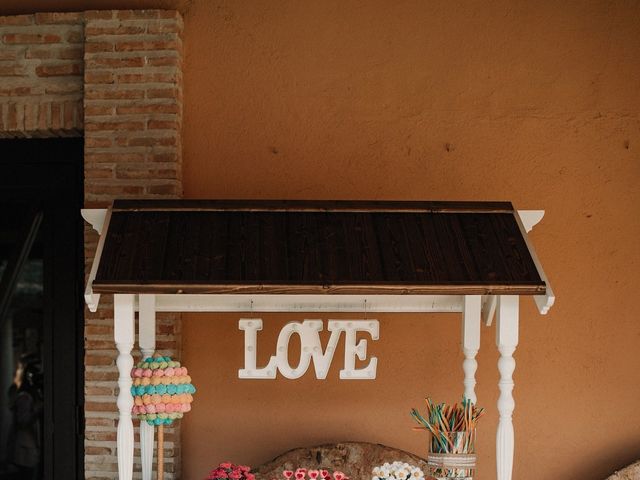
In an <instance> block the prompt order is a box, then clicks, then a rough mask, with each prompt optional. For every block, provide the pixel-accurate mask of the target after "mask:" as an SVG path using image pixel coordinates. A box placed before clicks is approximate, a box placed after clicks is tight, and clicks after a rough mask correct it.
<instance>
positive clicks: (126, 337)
mask: <svg viewBox="0 0 640 480" xmlns="http://www.w3.org/2000/svg"><path fill="white" fill-rule="evenodd" d="M133 299H134V296H133V295H131V294H126V295H124V294H116V295H114V296H113V304H114V336H115V341H116V348H117V349H118V359H117V361H116V363H117V365H118V373H119V376H118V390H119V391H118V410H119V412H120V418H119V420H118V441H117V449H118V451H117V453H118V478H119V479H120V480H131V479H132V477H133V442H134V436H133V422H132V420H131V408H132V407H133V397H132V396H131V384H132V382H131V369H132V368H133V357H132V356H131V350H132V349H133V342H134V337H135V336H134V329H135V327H134V325H135V313H134V305H133Z"/></svg>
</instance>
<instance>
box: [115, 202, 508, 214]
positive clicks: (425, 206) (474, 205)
mask: <svg viewBox="0 0 640 480" xmlns="http://www.w3.org/2000/svg"><path fill="white" fill-rule="evenodd" d="M113 210H114V211H142V210H145V211H152V210H159V211H172V210H176V211H194V210H204V211H249V212H259V211H283V212H286V211H294V212H305V211H308V212H314V211H315V212H335V211H346V212H369V211H373V212H423V213H436V212H442V213H446V212H456V211H458V212H461V211H470V212H476V213H480V212H485V213H492V212H504V213H511V212H513V211H514V210H513V205H512V204H511V202H439V201H398V200H394V201H385V200H330V201H327V200H115V201H114V203H113Z"/></svg>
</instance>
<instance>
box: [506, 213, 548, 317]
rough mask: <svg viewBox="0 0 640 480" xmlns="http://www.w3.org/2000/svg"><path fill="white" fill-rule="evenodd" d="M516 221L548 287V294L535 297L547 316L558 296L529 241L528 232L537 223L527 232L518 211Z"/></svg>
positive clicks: (541, 311) (540, 309) (531, 226)
mask: <svg viewBox="0 0 640 480" xmlns="http://www.w3.org/2000/svg"><path fill="white" fill-rule="evenodd" d="M525 212H527V211H525ZM532 212H538V211H535V210H534V211H532ZM542 214H543V215H544V211H542ZM532 215H533V214H532ZM525 218H526V219H527V221H528V222H529V223H531V218H527V216H526V215H525ZM540 218H542V217H540ZM516 221H517V222H518V225H519V226H520V232H522V236H523V238H524V241H525V243H526V244H527V248H528V249H529V253H530V254H531V258H532V259H533V263H534V264H535V266H536V268H537V269H538V274H539V275H540V278H541V279H542V280H543V281H544V282H545V284H546V285H547V293H545V294H544V295H535V296H534V297H533V300H534V301H535V302H536V305H537V307H538V311H539V312H540V313H541V314H542V315H546V314H547V313H549V310H550V309H551V307H552V306H553V304H554V303H555V301H556V296H555V294H554V293H553V288H551V283H549V279H548V278H547V275H546V274H545V273H544V269H543V268H542V263H540V260H539V259H538V255H536V250H535V249H534V248H533V244H532V243H531V241H530V240H529V236H528V235H527V232H528V231H530V230H531V228H533V225H535V223H534V224H532V225H530V228H529V229H528V230H527V227H526V224H525V222H524V220H523V219H522V217H520V211H518V215H516Z"/></svg>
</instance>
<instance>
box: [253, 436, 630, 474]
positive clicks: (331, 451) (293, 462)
mask: <svg viewBox="0 0 640 480" xmlns="http://www.w3.org/2000/svg"><path fill="white" fill-rule="evenodd" d="M395 461H400V462H406V463H409V464H411V465H416V466H417V467H420V468H421V469H422V471H423V472H426V467H427V464H426V462H425V461H424V460H423V459H421V458H419V457H417V456H415V455H413V454H411V453H408V452H405V451H403V450H398V449H396V448H391V447H387V446H385V445H378V444H375V443H365V442H345V443H333V444H329V445H320V446H317V447H305V448H296V449H294V450H289V451H288V452H286V453H284V454H282V455H280V456H279V457H276V458H275V459H273V460H272V461H270V462H268V463H265V464H264V465H261V466H259V467H258V468H255V469H254V471H255V473H256V478H257V479H258V480H271V479H274V478H275V479H280V478H282V471H283V470H295V469H296V468H299V467H302V468H307V469H327V470H340V471H342V472H344V473H345V474H347V476H349V478H351V479H352V480H371V471H372V470H373V468H374V467H376V466H378V465H382V464H383V463H385V462H389V463H391V462H395ZM625 478H626V477H625Z"/></svg>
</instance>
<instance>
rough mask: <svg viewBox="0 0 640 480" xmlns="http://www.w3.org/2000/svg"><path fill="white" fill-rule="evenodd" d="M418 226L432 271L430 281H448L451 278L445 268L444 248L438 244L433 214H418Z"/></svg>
mask: <svg viewBox="0 0 640 480" xmlns="http://www.w3.org/2000/svg"><path fill="white" fill-rule="evenodd" d="M419 221H420V223H419V227H420V231H421V232H422V235H423V237H424V242H425V245H426V247H425V254H426V257H427V261H428V263H429V266H430V268H431V271H432V272H433V277H432V279H431V282H449V281H451V280H452V278H451V276H450V272H449V270H448V269H447V268H446V258H445V250H444V249H443V248H442V247H441V246H440V240H439V239H438V232H437V230H436V225H435V220H434V218H433V215H420V218H419Z"/></svg>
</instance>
